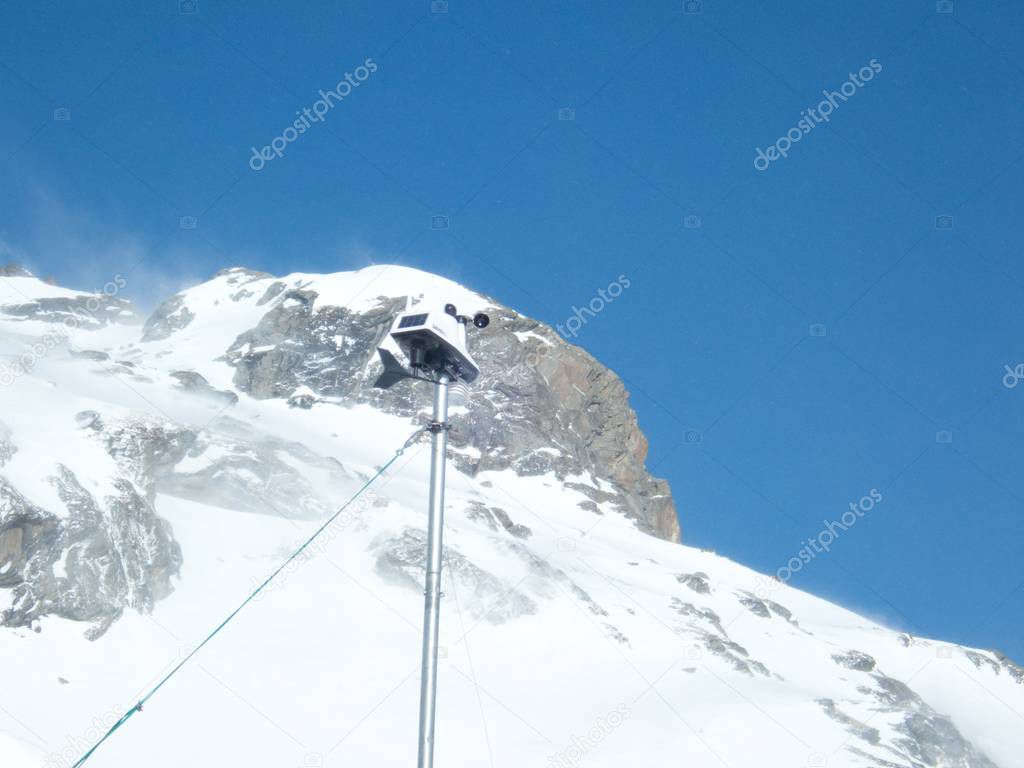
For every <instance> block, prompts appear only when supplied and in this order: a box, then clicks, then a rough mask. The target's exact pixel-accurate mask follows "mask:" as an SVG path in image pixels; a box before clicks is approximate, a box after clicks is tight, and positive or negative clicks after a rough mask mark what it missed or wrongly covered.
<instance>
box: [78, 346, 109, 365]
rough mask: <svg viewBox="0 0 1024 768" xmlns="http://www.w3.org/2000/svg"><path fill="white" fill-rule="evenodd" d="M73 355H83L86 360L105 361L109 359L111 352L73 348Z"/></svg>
mask: <svg viewBox="0 0 1024 768" xmlns="http://www.w3.org/2000/svg"><path fill="white" fill-rule="evenodd" d="M71 356H72V357H81V358H84V359H86V360H96V361H97V362H103V361H104V360H109V359H110V355H109V354H107V353H106V352H100V351H99V350H95V349H78V350H71Z"/></svg>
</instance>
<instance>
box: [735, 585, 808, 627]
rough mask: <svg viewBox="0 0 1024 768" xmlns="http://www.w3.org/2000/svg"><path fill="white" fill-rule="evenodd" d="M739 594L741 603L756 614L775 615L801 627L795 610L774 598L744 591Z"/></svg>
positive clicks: (762, 616)
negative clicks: (769, 598) (795, 616)
mask: <svg viewBox="0 0 1024 768" xmlns="http://www.w3.org/2000/svg"><path fill="white" fill-rule="evenodd" d="M737 594H738V595H739V601H740V604H741V605H743V606H744V607H745V608H747V609H748V610H749V611H750V612H751V613H753V614H754V615H755V616H760V617H761V618H762V619H770V618H771V617H772V616H773V615H775V616H778V617H779V618H781V619H785V620H786V621H788V622H789V623H790V624H792V625H793V626H794V627H796V628H797V629H800V625H799V624H798V623H797V621H796V620H795V619H794V618H793V612H792V611H790V610H789V609H788V608H786V607H785V606H783V605H780V604H779V603H776V602H775V601H774V600H768V599H767V598H765V599H762V598H760V597H758V596H757V595H755V594H753V593H752V592H745V591H742V592H738V593H737Z"/></svg>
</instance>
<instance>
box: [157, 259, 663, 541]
mask: <svg viewBox="0 0 1024 768" xmlns="http://www.w3.org/2000/svg"><path fill="white" fill-rule="evenodd" d="M246 274H247V273H239V277H238V279H237V286H238V288H239V289H241V287H242V286H244V285H245V281H246V279H249V280H251V279H255V278H247V277H246ZM316 298H317V294H316V293H315V291H313V290H311V289H297V288H287V289H286V288H285V287H284V286H282V285H281V284H280V283H274V284H272V285H271V286H270V287H269V288H267V289H265V293H264V295H263V296H262V297H261V298H260V301H261V302H264V303H266V304H268V305H270V306H271V309H269V310H268V311H267V313H266V314H265V315H264V316H263V318H262V319H261V321H260V322H259V324H258V325H257V326H256V327H255V328H252V329H250V330H249V331H246V332H245V333H243V334H241V335H240V336H239V337H238V339H236V340H235V342H234V343H233V344H232V345H231V347H230V348H229V349H228V350H227V351H226V354H225V359H226V360H227V361H228V363H229V364H231V365H233V366H234V367H235V377H234V383H235V386H236V388H237V389H238V390H239V391H242V392H246V393H247V394H249V395H252V396H253V397H256V398H272V397H273V398H288V397H290V396H291V394H292V393H293V392H295V391H296V389H298V388H300V387H308V388H309V390H310V391H312V392H313V393H314V394H315V395H316V396H317V397H319V398H327V399H333V398H338V399H341V400H343V401H345V402H366V403H370V404H373V405H375V406H377V407H379V408H381V409H383V410H384V411H386V412H389V413H394V414H398V415H402V416H407V417H416V416H418V415H419V414H421V412H422V411H423V410H424V409H426V408H427V407H428V406H429V404H430V392H429V391H428V388H426V387H414V386H406V385H399V386H395V387H393V388H392V389H390V390H387V391H380V390H374V389H373V388H372V387H371V386H370V385H371V384H372V382H373V380H374V379H375V378H376V376H377V374H378V373H379V365H378V363H377V362H376V348H377V346H378V345H379V344H380V343H382V341H383V340H384V338H385V336H386V334H387V332H388V330H389V328H390V323H391V320H392V318H393V317H394V314H395V313H396V312H397V311H399V310H400V309H401V308H403V306H404V299H399V298H385V297H381V298H380V299H379V301H378V304H377V305H376V306H375V307H373V308H372V309H369V310H365V311H359V312H354V311H351V310H349V309H347V308H344V307H337V306H328V305H316V303H315V301H316ZM172 302H173V300H172ZM180 311H181V307H180V306H179V305H177V304H174V303H171V304H168V305H166V306H165V307H163V308H162V309H161V310H159V311H158V313H157V314H156V315H154V317H153V318H151V319H150V321H149V322H150V323H151V324H152V329H151V330H150V331H148V334H149V335H150V336H152V335H153V334H156V333H169V332H171V331H172V330H173V328H170V325H171V322H170V321H171V319H173V318H177V317H178V316H179V314H180ZM489 312H490V314H491V325H490V326H489V327H488V329H487V331H486V332H483V333H479V334H477V335H476V337H475V338H474V349H473V353H474V356H475V357H476V359H477V361H478V362H479V363H480V365H481V369H482V371H483V373H482V374H481V377H480V379H478V381H477V382H476V383H475V384H474V396H473V397H471V398H470V399H469V402H468V403H467V406H468V410H469V412H468V413H467V414H464V415H463V416H462V417H461V418H460V420H459V428H458V429H457V430H453V431H452V433H451V435H450V442H451V445H452V448H453V449H461V448H465V447H467V446H472V447H474V448H476V449H478V451H479V458H472V457H469V456H467V455H465V454H464V453H460V452H457V451H453V453H452V455H451V460H452V461H453V463H454V464H455V466H456V467H457V468H458V469H460V470H461V471H463V472H466V473H467V474H470V475H474V474H476V473H478V472H481V471H485V470H503V469H508V468H513V469H514V470H515V471H516V472H518V473H520V474H542V473H546V472H553V473H554V474H555V475H556V476H557V477H558V478H559V479H560V480H563V481H565V482H566V483H567V484H570V483H575V485H574V486H573V487H578V489H579V490H580V491H581V492H583V493H584V494H586V495H587V496H588V498H590V499H591V500H592V501H594V503H595V506H596V505H598V504H602V503H610V504H613V505H614V506H615V507H616V508H618V509H619V510H621V511H622V512H623V513H624V514H626V515H628V516H629V517H631V518H633V519H634V520H636V521H637V524H638V525H639V526H640V527H641V528H642V529H643V530H646V531H648V532H651V533H654V534H656V535H659V536H661V537H663V538H667V539H671V540H678V538H679V527H678V520H677V518H676V514H675V507H674V505H673V503H672V499H671V494H670V492H669V489H668V485H667V483H665V482H664V481H663V480H658V479H655V478H652V477H651V476H650V475H649V474H648V473H647V471H646V469H645V468H644V459H645V457H646V453H647V443H646V440H645V439H644V437H643V435H642V434H641V433H640V430H639V428H638V426H637V423H636V416H635V414H634V413H633V411H632V409H631V408H629V406H628V404H627V399H628V394H627V392H626V389H625V387H624V386H623V384H622V382H621V380H620V379H619V378H618V377H617V376H615V374H613V373H612V372H611V371H609V370H607V369H606V368H604V367H603V366H601V365H600V364H599V363H597V361H596V360H594V359H593V358H592V357H591V356H590V355H588V354H587V353H586V352H584V351H583V350H581V349H579V348H577V347H574V346H572V345H570V344H568V343H567V342H565V341H564V340H563V339H561V338H560V337H559V336H558V335H557V334H556V333H555V332H554V331H552V330H551V329H550V328H548V327H547V326H544V325H542V324H540V323H538V322H537V321H535V320H531V319H529V318H526V317H522V316H520V315H518V314H517V313H515V312H514V311H512V310H510V309H507V308H505V307H502V306H500V305H498V304H497V303H496V302H495V303H494V304H493V306H492V308H491V309H490V310H489ZM175 322H177V321H175ZM168 328H170V330H168ZM526 332H530V334H531V335H530V336H529V337H527V338H526V340H525V341H524V340H523V339H522V338H521V337H525V336H526ZM517 334H519V335H517ZM537 337H540V338H542V339H543V340H544V341H543V342H542V341H540V340H539V339H538V338H537ZM477 393H479V394H477ZM587 475H590V476H593V477H596V478H601V479H602V480H604V481H605V483H606V487H604V488H598V487H595V485H593V484H588V483H579V482H576V481H573V480H572V476H587Z"/></svg>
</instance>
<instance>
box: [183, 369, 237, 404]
mask: <svg viewBox="0 0 1024 768" xmlns="http://www.w3.org/2000/svg"><path fill="white" fill-rule="evenodd" d="M171 376H172V377H174V379H175V380H176V381H177V382H178V385H179V386H180V387H181V388H182V389H184V390H185V391H186V392H191V393H193V394H196V395H201V396H203V397H208V398H210V399H212V400H215V401H217V402H219V403H224V404H234V403H237V402H238V395H236V394H235V393H234V392H229V391H227V390H223V389H217V388H215V387H214V386H213V385H212V384H210V382H208V381H207V380H206V378H205V377H204V376H202V375H201V374H198V373H196V372H195V371H171Z"/></svg>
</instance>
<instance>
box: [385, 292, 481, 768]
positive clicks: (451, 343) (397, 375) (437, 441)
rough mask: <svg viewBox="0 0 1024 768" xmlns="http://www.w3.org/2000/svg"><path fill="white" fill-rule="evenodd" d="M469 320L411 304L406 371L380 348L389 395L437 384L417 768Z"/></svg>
mask: <svg viewBox="0 0 1024 768" xmlns="http://www.w3.org/2000/svg"><path fill="white" fill-rule="evenodd" d="M469 322H470V318H468V317H466V316H464V315H460V314H458V312H457V310H456V309H455V306H454V305H452V304H446V305H445V306H444V309H443V310H442V311H433V310H427V311H424V310H423V309H420V308H414V307H412V306H411V304H410V303H409V302H406V307H405V311H404V312H402V313H400V314H399V315H398V317H396V318H395V321H394V323H393V325H392V327H391V338H392V339H393V340H394V341H395V342H396V343H397V344H398V345H399V347H400V348H401V349H402V351H403V352H404V353H405V354H406V356H407V357H408V359H409V364H410V366H411V368H412V370H408V369H406V368H405V367H403V366H402V364H401V363H400V362H399V361H398V359H397V358H395V356H394V355H393V354H391V353H390V352H389V351H387V350H386V349H384V348H382V347H378V350H377V351H378V352H379V353H380V359H381V363H382V364H383V366H384V369H383V371H382V373H381V374H380V376H379V377H378V378H377V381H376V382H375V384H374V386H377V387H380V388H381V389H389V388H391V387H392V386H394V385H395V384H397V383H398V382H399V381H401V380H402V379H418V380H420V381H433V383H434V409H433V413H432V415H431V421H430V424H429V426H428V429H429V430H430V507H429V511H428V517H427V563H426V580H425V584H424V590H423V656H422V667H421V669H420V730H419V757H418V759H417V762H416V765H417V766H418V768H433V766H434V723H435V720H436V714H437V648H438V646H437V641H438V636H439V630H440V621H441V564H442V562H443V560H442V558H443V545H444V541H443V539H444V470H445V452H446V450H447V447H448V395H449V388H450V385H451V383H452V382H453V381H455V382H466V383H468V382H472V381H473V380H474V379H476V377H477V376H478V375H479V373H480V371H479V369H478V368H477V366H476V363H475V362H474V361H473V358H472V356H471V355H470V354H469V351H468V350H467V348H466V326H467V325H468V324H469ZM472 323H473V325H474V326H475V327H476V328H481V329H482V328H486V327H487V325H488V323H490V319H489V318H488V317H487V315H485V314H484V313H482V312H478V313H477V314H476V315H474V316H473V318H472Z"/></svg>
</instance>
